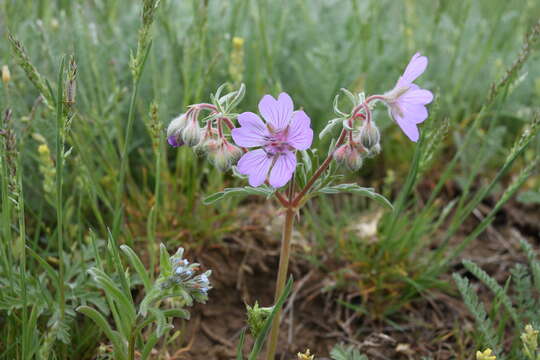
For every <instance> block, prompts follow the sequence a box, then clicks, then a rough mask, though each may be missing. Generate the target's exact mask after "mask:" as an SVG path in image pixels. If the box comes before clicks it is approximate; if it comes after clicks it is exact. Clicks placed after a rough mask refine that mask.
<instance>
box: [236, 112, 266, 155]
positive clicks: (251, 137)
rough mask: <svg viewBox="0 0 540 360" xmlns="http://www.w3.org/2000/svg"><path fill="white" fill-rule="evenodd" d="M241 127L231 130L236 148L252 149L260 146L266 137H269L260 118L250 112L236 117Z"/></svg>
mask: <svg viewBox="0 0 540 360" xmlns="http://www.w3.org/2000/svg"><path fill="white" fill-rule="evenodd" d="M238 122H239V123H240V125H241V127H239V128H235V129H232V131H231V135H232V138H233V140H234V142H235V143H236V145H238V146H243V147H254V146H262V145H264V143H265V142H266V137H267V136H269V135H270V133H269V132H268V128H267V127H266V125H265V124H264V122H263V121H262V120H261V118H260V117H259V116H258V115H257V114H254V113H252V112H244V113H241V114H240V115H238Z"/></svg>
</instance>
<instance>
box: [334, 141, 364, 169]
mask: <svg viewBox="0 0 540 360" xmlns="http://www.w3.org/2000/svg"><path fill="white" fill-rule="evenodd" d="M334 159H335V160H336V162H337V163H338V164H340V165H345V166H346V167H347V168H348V169H349V170H351V171H356V170H358V169H360V168H361V167H362V164H363V162H364V161H363V159H362V154H361V153H360V151H359V150H358V149H357V148H356V147H354V146H352V145H351V144H345V145H341V146H340V147H339V148H337V149H336V151H335V152H334Z"/></svg>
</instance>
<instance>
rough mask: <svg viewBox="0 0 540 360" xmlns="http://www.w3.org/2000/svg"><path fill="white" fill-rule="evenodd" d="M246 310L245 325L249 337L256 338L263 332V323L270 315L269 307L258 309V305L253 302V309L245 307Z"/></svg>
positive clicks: (270, 309)
mask: <svg viewBox="0 0 540 360" xmlns="http://www.w3.org/2000/svg"><path fill="white" fill-rule="evenodd" d="M246 308H247V323H248V325H249V331H250V332H251V335H252V336H253V337H254V338H256V337H257V336H259V334H260V333H261V331H262V330H263V327H264V323H265V321H266V319H268V316H270V314H271V313H272V308H271V307H260V306H259V303H257V302H255V305H253V307H251V306H249V305H246Z"/></svg>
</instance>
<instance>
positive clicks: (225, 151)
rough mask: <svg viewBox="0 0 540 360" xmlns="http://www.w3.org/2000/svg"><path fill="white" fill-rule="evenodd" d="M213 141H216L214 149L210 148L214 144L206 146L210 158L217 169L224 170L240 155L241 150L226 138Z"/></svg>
mask: <svg viewBox="0 0 540 360" xmlns="http://www.w3.org/2000/svg"><path fill="white" fill-rule="evenodd" d="M214 141H215V140H214ZM215 142H216V143H217V147H216V148H215V150H212V148H213V147H214V146H212V147H210V146H209V147H207V149H208V151H209V156H210V159H211V161H212V163H213V164H214V166H215V167H216V168H217V169H218V170H220V171H226V170H228V169H229V168H230V167H231V166H232V165H233V164H234V163H235V162H236V161H237V160H238V159H239V158H240V156H242V154H243V153H242V150H241V149H240V148H239V147H238V146H235V145H233V144H231V143H229V142H228V141H227V140H222V141H219V142H218V141H215Z"/></svg>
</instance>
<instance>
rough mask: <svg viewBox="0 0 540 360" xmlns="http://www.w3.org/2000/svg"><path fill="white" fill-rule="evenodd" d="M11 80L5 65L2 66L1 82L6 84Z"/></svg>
mask: <svg viewBox="0 0 540 360" xmlns="http://www.w3.org/2000/svg"><path fill="white" fill-rule="evenodd" d="M9 80H11V73H10V72H9V67H8V66H7V65H4V66H2V82H3V83H4V84H7V83H8V82H9Z"/></svg>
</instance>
